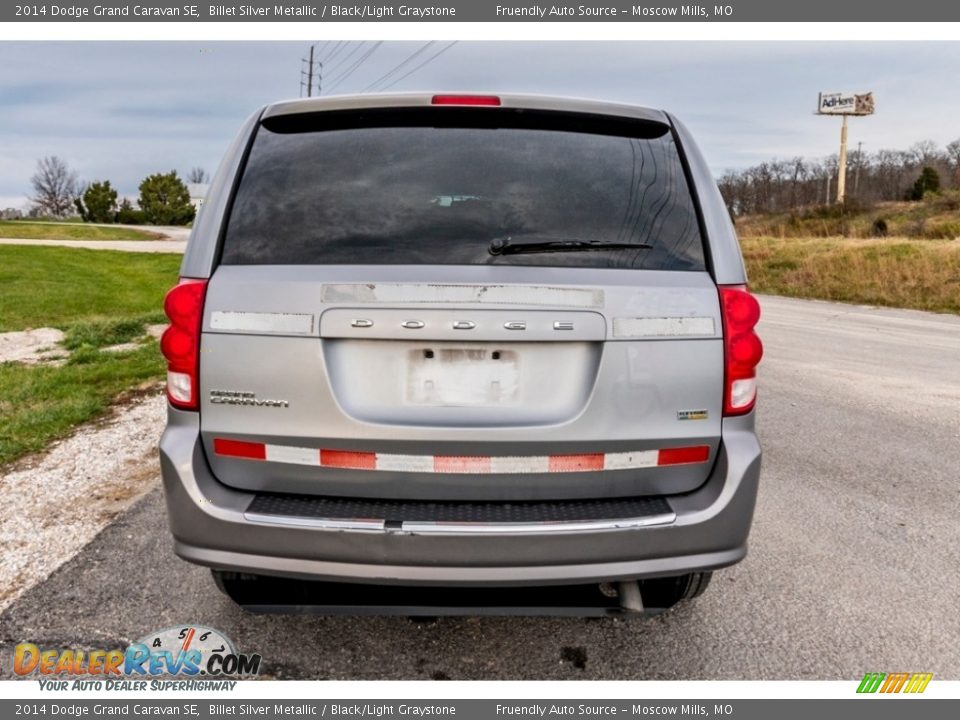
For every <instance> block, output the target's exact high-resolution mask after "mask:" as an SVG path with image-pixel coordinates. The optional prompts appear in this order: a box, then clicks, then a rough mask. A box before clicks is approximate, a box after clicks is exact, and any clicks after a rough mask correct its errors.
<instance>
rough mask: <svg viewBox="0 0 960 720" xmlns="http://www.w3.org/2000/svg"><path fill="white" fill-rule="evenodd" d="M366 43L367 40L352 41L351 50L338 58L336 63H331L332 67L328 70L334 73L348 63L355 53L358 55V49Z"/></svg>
mask: <svg viewBox="0 0 960 720" xmlns="http://www.w3.org/2000/svg"><path fill="white" fill-rule="evenodd" d="M366 44H367V41H366V40H362V41H360V42H352V43H350V45H353V49H352V50H351V51H350V52H348V53H347V54H346V55H344V56H343V57H341V58H340V59H339V60H337V61H336V62H335V63H333V64H332V65H330V67H329V68H328V72H330V73H334V72H335V71H336V70H338V69H339V68H341V67H343V66H344V65H345V64H346V63H347V61H348V60H350V58H352V57H353V56H354V55H356V54H357V51H359V50H360V48H362V47H363V46H364V45H366Z"/></svg>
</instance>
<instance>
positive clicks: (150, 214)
mask: <svg viewBox="0 0 960 720" xmlns="http://www.w3.org/2000/svg"><path fill="white" fill-rule="evenodd" d="M187 179H188V182H190V183H205V182H207V181H208V177H207V173H206V171H205V170H204V169H203V168H199V167H196V168H193V169H192V170H190V173H189V175H188V177H187ZM30 184H31V185H32V187H33V197H32V198H31V200H32V203H33V207H32V208H31V214H32V215H42V216H48V217H56V218H61V217H66V216H68V215H79V216H80V217H81V218H82V219H83V221H84V222H94V223H124V224H130V225H144V224H147V225H187V224H189V223H190V222H192V221H193V219H194V217H195V216H196V208H195V207H194V206H193V204H192V203H191V202H190V191H189V189H188V188H187V185H186V184H185V183H184V182H183V180H181V179H180V177H179V175H177V171H176V170H171V171H170V172H167V173H155V174H153V175H149V176H147V177H146V178H144V179H143V181H142V182H141V183H140V186H139V193H140V194H139V196H138V197H137V200H136V204H134V203H133V202H131V201H130V199H129V198H120V196H119V193H118V192H117V191H116V189H115V188H114V187H113V185H111V183H110V181H109V180H97V181H94V182H89V183H81V182H80V180H79V179H78V177H77V174H76V173H75V172H74V171H73V170H71V169H70V167H69V166H68V165H67V163H66V162H65V161H64V160H63V159H62V158H60V157H57V156H56V155H51V156H48V157H44V158H41V159H40V160H39V161H38V162H37V170H36V172H35V173H34V174H33V176H32V177H31V178H30Z"/></svg>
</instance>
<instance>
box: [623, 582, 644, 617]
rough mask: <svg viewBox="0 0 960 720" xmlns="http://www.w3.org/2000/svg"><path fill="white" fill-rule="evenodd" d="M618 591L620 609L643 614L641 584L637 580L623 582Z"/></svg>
mask: <svg viewBox="0 0 960 720" xmlns="http://www.w3.org/2000/svg"><path fill="white" fill-rule="evenodd" d="M617 590H618V593H617V594H618V595H619V596H620V607H622V608H623V609H624V610H626V611H627V612H629V613H642V612H643V597H642V596H641V595H640V583H639V582H638V581H637V580H623V581H621V582H620V584H619V585H618V587H617Z"/></svg>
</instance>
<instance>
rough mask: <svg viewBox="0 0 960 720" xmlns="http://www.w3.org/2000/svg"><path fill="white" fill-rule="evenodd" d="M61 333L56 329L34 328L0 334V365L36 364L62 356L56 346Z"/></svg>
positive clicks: (61, 352)
mask: <svg viewBox="0 0 960 720" xmlns="http://www.w3.org/2000/svg"><path fill="white" fill-rule="evenodd" d="M61 340H63V332H62V331H61V330H57V329H56V328H36V329H34V330H20V331H17V332H7V333H0V363H4V362H21V363H27V364H31V365H32V364H36V363H40V362H47V361H50V360H55V359H57V358H59V357H62V356H63V355H64V351H63V349H62V348H60V347H59V346H58V344H59V343H60V341H61Z"/></svg>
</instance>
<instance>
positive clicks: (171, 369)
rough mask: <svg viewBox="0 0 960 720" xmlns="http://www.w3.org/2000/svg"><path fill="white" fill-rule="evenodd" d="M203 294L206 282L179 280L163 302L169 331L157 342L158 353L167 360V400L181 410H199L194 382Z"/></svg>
mask: <svg viewBox="0 0 960 720" xmlns="http://www.w3.org/2000/svg"><path fill="white" fill-rule="evenodd" d="M206 291H207V281H206V280H192V279H188V278H181V279H180V283H179V284H178V285H176V286H175V287H174V288H173V289H172V290H170V292H168V293H167V298H166V300H164V301H163V310H164V312H166V314H167V317H168V318H170V327H168V328H167V329H166V330H164V332H163V336H162V337H161V338H160V350H161V352H163V357H165V358H166V360H167V398H168V399H169V400H170V404H171V405H173V406H174V407H177V408H180V409H181V410H196V409H197V408H199V406H200V398H199V387H198V380H197V378H198V376H199V374H200V323H201V321H202V319H203V298H204V296H205V295H206Z"/></svg>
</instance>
